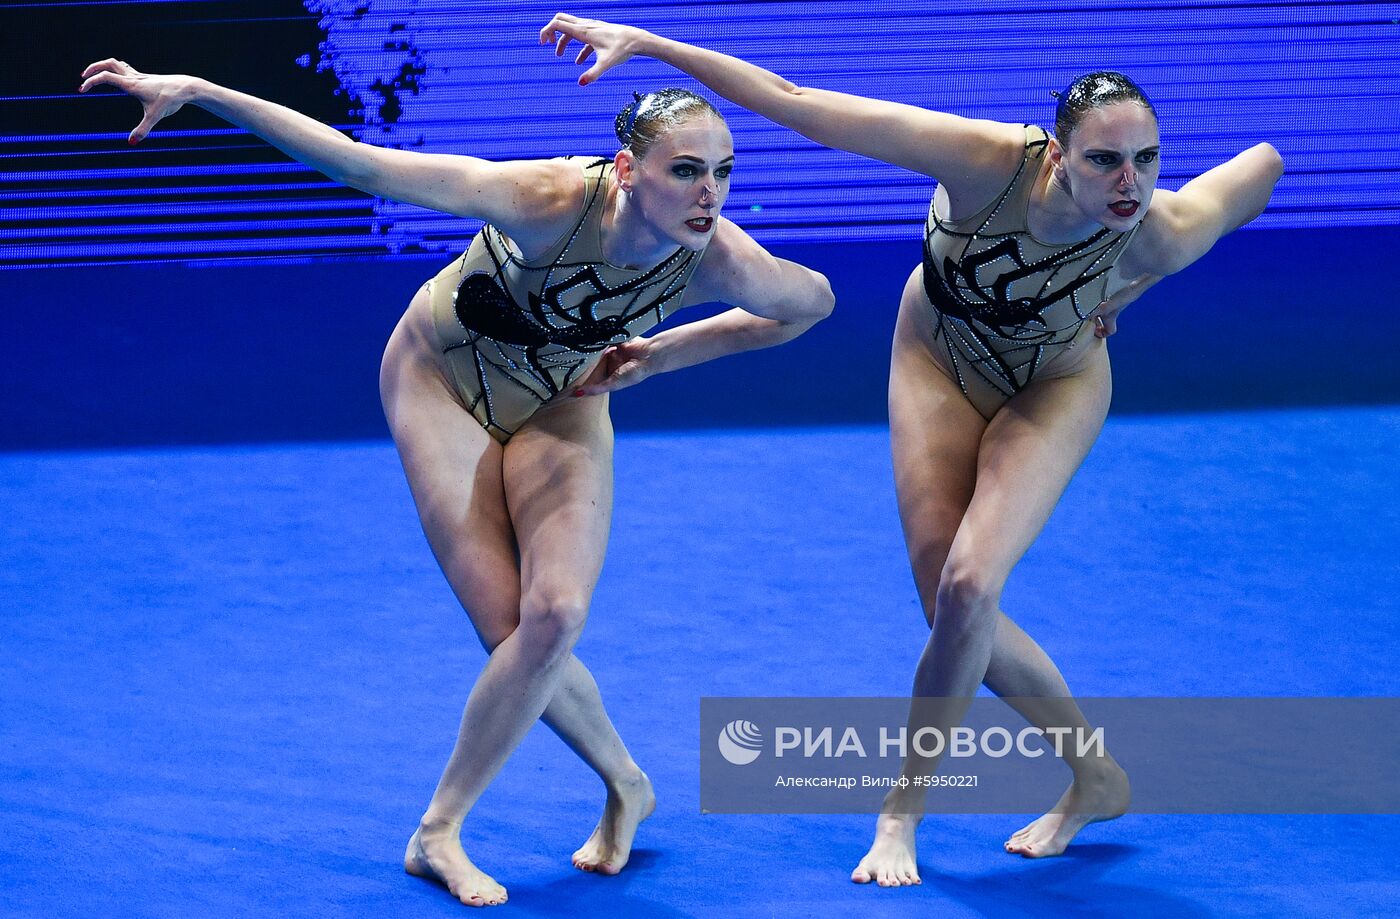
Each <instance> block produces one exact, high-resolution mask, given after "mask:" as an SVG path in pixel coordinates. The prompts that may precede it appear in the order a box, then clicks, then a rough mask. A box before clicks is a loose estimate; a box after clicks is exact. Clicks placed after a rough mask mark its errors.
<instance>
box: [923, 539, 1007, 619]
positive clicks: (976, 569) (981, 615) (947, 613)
mask: <svg viewBox="0 0 1400 919" xmlns="http://www.w3.org/2000/svg"><path fill="white" fill-rule="evenodd" d="M1004 583H1005V578H1002V577H1000V576H997V575H995V574H993V573H990V572H988V571H987V569H986V567H985V566H983V565H978V564H976V563H975V562H974V561H972V560H970V559H965V558H959V557H957V556H954V557H951V558H949V559H948V561H947V563H946V564H945V565H944V566H943V571H942V573H941V575H940V576H939V579H938V602H937V609H938V616H939V618H940V619H943V618H945V617H948V618H951V619H953V620H955V621H957V622H958V623H961V624H962V625H963V626H965V627H969V628H975V627H978V626H986V625H988V624H992V623H995V621H996V620H995V617H996V613H997V607H998V606H999V605H1000V603H1001V590H1002V587H1003V585H1004Z"/></svg>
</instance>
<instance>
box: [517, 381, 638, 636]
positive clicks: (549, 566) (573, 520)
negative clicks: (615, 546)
mask: <svg viewBox="0 0 1400 919" xmlns="http://www.w3.org/2000/svg"><path fill="white" fill-rule="evenodd" d="M503 477H504V483H505V496H506V505H507V507H508V508H509V511H510V520H511V524H512V526H513V528H514V531H515V538H516V543H517V545H518V546H519V547H520V584H521V591H522V603H523V605H524V606H525V607H526V608H528V609H536V608H540V609H548V608H551V607H558V606H559V605H560V604H563V605H564V608H566V609H568V610H572V611H578V612H582V611H584V610H586V609H587V605H588V602H589V600H590V599H591V597H592V594H593V588H594V587H595V586H596V585H597V582H598V575H599V573H600V572H601V570H602V567H603V557H604V555H605V553H606V552H607V545H608V532H609V528H610V526H611V522H612V501H613V430H612V421H611V419H610V418H609V416H608V397H607V396H606V395H601V396H587V397H583V398H574V397H572V396H569V397H564V398H561V399H559V400H557V401H555V402H551V403H549V404H547V405H545V406H544V407H542V408H541V409H540V410H538V411H536V412H535V413H534V414H533V415H532V416H531V417H530V419H529V421H527V422H525V424H523V425H522V426H521V427H520V430H519V431H518V432H517V433H516V434H515V436H514V437H512V438H511V439H510V442H509V443H507V444H506V447H505V457H504V466H503Z"/></svg>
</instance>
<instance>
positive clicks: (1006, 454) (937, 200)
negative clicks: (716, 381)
mask: <svg viewBox="0 0 1400 919" xmlns="http://www.w3.org/2000/svg"><path fill="white" fill-rule="evenodd" d="M541 41H544V42H550V43H554V44H555V46H556V51H557V53H559V54H563V53H564V51H565V50H566V49H567V47H568V45H569V44H570V43H572V42H578V43H580V46H581V47H580V50H579V52H578V54H577V56H576V61H577V62H578V63H580V64H583V63H587V62H588V61H589V59H590V58H592V57H594V56H595V55H596V60H594V61H593V62H592V63H591V65H590V66H589V67H588V69H587V70H586V71H585V72H584V73H583V75H582V76H581V77H580V80H579V82H580V83H583V84H588V83H591V82H593V81H594V80H596V79H597V78H598V77H599V76H600V75H602V74H603V73H604V72H605V71H607V70H608V69H610V68H612V67H615V66H617V65H618V64H621V63H623V62H625V61H626V60H628V59H629V58H631V57H633V56H637V55H644V56H647V57H651V58H654V59H656V60H659V61H663V62H665V63H668V64H670V65H672V66H674V67H676V68H677V69H679V70H681V71H683V72H685V73H687V74H689V75H690V76H692V77H694V78H696V79H697V80H699V81H700V82H701V83H702V84H704V85H705V86H707V87H709V88H710V89H711V90H713V91H714V92H716V93H718V94H719V95H720V96H723V97H724V98H726V99H729V100H730V101H732V102H734V103H736V104H738V105H740V106H743V107H744V108H747V109H749V110H751V111H754V112H756V113H758V114H759V115H762V116H764V117H766V118H768V119H770V120H772V121H775V122H777V123H778V124H781V125H784V126H786V127H789V128H792V129H794V130H796V131H798V132H800V133H802V134H803V135H805V136H806V137H808V138H810V139H812V140H814V141H816V142H817V143H821V144H825V145H827V146H830V147H835V148H838V149H842V150H848V151H851V152H854V153H858V154H862V155H865V156H869V157H872V158H874V159H878V160H883V161H885V162H888V163H892V164H894V165H898V166H902V167H905V168H907V169H911V170H913V171H915V172H919V173H922V174H924V175H928V176H930V177H932V178H934V179H936V180H937V181H938V187H937V189H936V191H935V193H934V197H933V201H932V203H931V205H930V208H929V223H928V231H927V233H926V249H925V258H924V261H923V264H921V265H919V266H918V267H916V268H915V269H914V270H913V271H912V272H911V273H910V275H909V278H908V280H907V282H906V284H905V288H904V295H903V299H902V301H901V304H900V311H899V317H898V319H897V321H896V327H895V334H894V347H893V353H892V357H891V368H890V396H889V408H890V436H891V441H892V448H893V454H894V465H895V485H896V492H897V495H898V499H899V505H900V516H901V518H902V521H903V524H904V533H905V539H906V542H907V544H908V550H909V560H910V564H911V566H912V568H913V572H914V578H915V582H916V585H917V587H918V590H919V595H920V598H921V600H922V603H923V608H924V615H925V618H926V619H927V621H928V624H929V626H930V633H929V639H928V642H927V644H926V645H925V647H924V651H923V654H922V656H921V657H920V660H919V664H918V667H917V669H916V671H915V675H914V686H913V695H914V696H915V697H918V698H920V699H928V700H930V703H931V704H930V705H928V706H926V707H925V706H920V707H918V709H917V710H918V711H919V712H920V713H921V718H922V716H924V715H926V716H927V718H926V719H924V720H920V721H919V722H918V723H915V724H911V725H910V728H911V733H913V731H915V730H918V729H919V728H923V727H932V728H935V729H937V730H939V731H940V732H941V734H942V735H943V736H947V732H948V730H950V729H951V728H952V727H953V726H954V725H956V724H957V723H958V722H960V721H961V720H962V718H963V716H964V714H965V713H966V711H967V707H968V704H969V701H970V699H971V698H972V696H973V694H974V693H975V692H976V690H977V686H978V684H979V683H982V684H985V685H986V686H987V687H988V688H990V689H991V690H992V691H993V692H995V693H996V694H997V695H999V696H1001V697H1003V698H1005V699H1007V701H1008V702H1010V703H1011V704H1012V705H1013V706H1015V707H1016V709H1017V710H1018V711H1019V712H1020V713H1021V714H1022V715H1023V716H1024V717H1025V718H1026V719H1027V720H1028V721H1030V722H1031V723H1032V724H1033V725H1036V726H1038V727H1040V728H1042V729H1056V728H1070V729H1079V730H1084V731H1088V730H1089V726H1088V724H1087V722H1086V721H1085V718H1084V715H1083V713H1082V712H1081V711H1080V710H1079V706H1078V705H1077V704H1076V703H1075V702H1074V700H1073V698H1071V696H1070V693H1069V689H1068V687H1067V686H1066V684H1065V681H1064V678H1063V677H1062V676H1061V675H1060V672H1059V670H1058V668H1056V666H1055V664H1054V662H1053V661H1051V660H1050V658H1049V656H1048V655H1046V653H1045V651H1044V650H1042V649H1041V647H1040V646H1039V645H1038V644H1036V643H1035V641H1034V640H1032V639H1031V637H1030V636H1028V635H1027V634H1026V633H1025V632H1024V631H1022V630H1021V629H1020V628H1019V627H1018V626H1017V625H1016V624H1015V623H1014V622H1013V621H1012V620H1011V619H1010V618H1009V617H1008V616H1007V615H1006V614H1005V613H1003V612H1002V611H1001V608H1000V605H1001V594H1002V589H1003V587H1004V585H1005V584H1006V579H1007V577H1008V575H1009V574H1010V572H1011V570H1012V568H1013V567H1014V566H1015V565H1016V563H1017V562H1018V561H1019V560H1020V558H1021V556H1022V555H1023V554H1024V553H1025V552H1026V550H1027V548H1029V546H1030V545H1031V543H1032V542H1033V541H1034V540H1035V538H1036V536H1037V534H1038V533H1039V532H1040V530H1041V528H1042V527H1043V526H1044V524H1045V522H1046V520H1047V518H1048V517H1049V515H1050V512H1051V511H1052V510H1053V509H1054V507H1055V505H1056V503H1057V502H1058V501H1059V498H1060V495H1061V494H1062V493H1063V491H1064V489H1065V486H1066V485H1067V484H1068V482H1069V479H1070V477H1071V476H1072V475H1073V474H1074V472H1075V470H1076V469H1077V468H1078V467H1079V465H1080V463H1081V462H1082V461H1083V459H1084V456H1085V454H1086V453H1087V452H1088V450H1089V448H1090V446H1091V445H1092V444H1093V442H1094V440H1095V438H1096V437H1097V436H1098V432H1099V430H1100V428H1101V427H1102V425H1103V422H1104V418H1105V416H1106V415H1107V412H1108V403H1109V394H1110V391H1111V381H1110V374H1109V363H1108V349H1107V342H1106V339H1107V337H1108V336H1110V335H1112V334H1113V333H1114V332H1115V331H1116V329H1117V319H1118V314H1119V313H1120V311H1121V310H1122V309H1123V308H1124V307H1125V306H1126V305H1128V304H1129V303H1131V302H1132V301H1133V300H1135V299H1136V298H1137V296H1138V295H1139V294H1140V293H1141V292H1142V291H1144V290H1145V289H1147V288H1148V287H1149V286H1151V285H1152V284H1153V283H1155V281H1156V280H1157V279H1159V278H1160V277H1161V276H1163V275H1166V274H1170V273H1172V272H1175V271H1179V270H1181V269H1182V268H1184V267H1186V266H1187V265H1189V264H1190V263H1191V262H1193V261H1195V260H1196V259H1198V258H1200V257H1201V256H1202V255H1204V254H1205V253H1206V252H1207V251H1208V250H1209V249H1210V248H1211V247H1212V246H1213V245H1214V243H1215V241H1216V240H1217V239H1219V238H1220V237H1221V236H1223V235H1224V234H1226V233H1229V232H1231V231H1232V230H1234V229H1235V228H1237V227H1239V226H1241V225H1243V224H1245V223H1247V222H1248V221H1250V220H1252V219H1253V218H1254V217H1255V216H1257V215H1258V214H1259V213H1261V212H1262V211H1263V209H1264V207H1265V205H1266V204H1267V203H1268V200H1269V196H1270V194H1271V193H1272V190H1273V187H1274V184H1275V183H1276V182H1277V181H1278V178H1279V176H1280V175H1281V173H1282V161H1281V159H1280V157H1279V155H1278V153H1277V151H1275V150H1274V149H1273V147H1271V146H1269V145H1268V144H1259V145H1257V146H1255V147H1253V148H1251V149H1249V150H1246V151H1244V152H1243V153H1241V154H1239V155H1238V156H1236V157H1235V158H1234V159H1232V160H1230V161H1229V162H1227V163H1224V164H1222V165H1220V166H1217V167H1216V168H1214V169H1212V170H1210V171H1209V172H1206V173H1205V174H1204V175H1201V176H1199V177H1198V178H1196V179H1193V180H1192V181H1190V182H1188V183H1187V184H1186V185H1185V186H1184V187H1183V188H1182V189H1181V190H1180V191H1178V192H1169V191H1157V190H1156V189H1155V185H1156V181H1157V173H1158V154H1159V152H1160V147H1159V140H1158V133H1157V118H1156V114H1155V112H1154V111H1153V110H1152V107H1151V105H1150V103H1149V102H1148V101H1147V97H1146V95H1145V94H1144V93H1143V92H1142V90H1141V89H1140V88H1138V87H1137V86H1136V84H1134V83H1132V81H1131V80H1128V79H1127V78H1126V77H1123V76H1122V75H1121V74H1113V73H1107V72H1100V73H1093V74H1087V75H1085V76H1084V77H1081V78H1079V79H1078V80H1076V81H1075V82H1074V83H1073V84H1071V85H1070V87H1069V89H1068V90H1066V91H1065V92H1063V93H1061V94H1060V98H1059V110H1058V112H1057V115H1056V136H1053V137H1052V136H1049V135H1048V134H1047V133H1046V132H1045V131H1043V130H1042V129H1040V128H1035V127H1028V126H1024V125H1019V124H1004V123H999V122H995V121H985V120H978V119H971V118H962V117H959V116H955V115H949V114H945V113H941V112H935V111H929V110H926V109H922V108H917V107H914V106H908V105H900V104H896V103H891V102H883V101H879V100H874V99H866V98H862V97H859V96H852V95H846V94H843V93H837V92H829V91H826V90H820V89H812V88H810V87H800V86H796V85H794V84H792V83H790V82H788V81H787V80H785V79H783V78H782V77H779V76H777V75H775V74H773V73H770V72H768V71H766V70H763V69H762V68H759V67H756V66H754V65H752V64H748V63H745V62H744V61H741V60H738V59H736V58H733V57H729V56H726V55H723V54H718V53H715V52H712V51H707V50H704V49H701V48H697V47H694V46H692V45H686V44H683V43H681V42H676V41H671V40H668V39H665V38H662V37H659V36H657V35H654V34H652V33H649V32H646V31H643V30H641V29H636V28H631V27H628V26H618V25H612V24H609V23H605V22H598V21H595V20H588V19H581V18H578V17H576V16H571V15H569V14H566V13H561V14H559V15H558V16H556V17H555V18H554V19H553V21H551V22H550V23H549V25H548V26H546V27H545V29H544V30H543V31H542V33H541ZM1066 762H1067V763H1068V765H1069V766H1070V768H1071V770H1072V771H1073V779H1072V781H1071V783H1070V786H1069V788H1068V789H1067V790H1066V791H1065V793H1064V795H1063V796H1062V797H1061V798H1060V800H1059V801H1058V802H1057V803H1056V804H1055V806H1054V807H1053V808H1052V809H1051V810H1050V811H1049V812H1048V813H1047V814H1045V815H1044V816H1043V817H1041V818H1039V819H1037V820H1035V821H1034V822H1032V823H1031V824H1029V825H1028V826H1026V827H1024V828H1023V829H1021V830H1020V831H1018V832H1016V833H1014V834H1012V836H1011V837H1010V838H1009V839H1008V840H1007V841H1006V843H1005V848H1006V851H1007V852H1011V853H1016V854H1019V855H1023V856H1027V857H1041V856H1047V855H1056V854H1059V853H1060V852H1062V851H1064V849H1065V847H1066V846H1067V845H1069V843H1070V841H1071V839H1073V838H1074V836H1075V835H1076V834H1077V833H1078V832H1079V831H1080V830H1081V829H1083V828H1084V826H1086V825H1087V824H1088V823H1090V822H1093V821H1096V820H1107V819H1111V818H1113V817H1116V816H1118V815H1120V814H1122V813H1123V812H1124V811H1125V810H1126V809H1127V807H1128V804H1129V786H1128V779H1127V776H1126V775H1125V774H1124V772H1123V770H1122V769H1121V768H1120V767H1119V766H1118V764H1117V763H1116V762H1114V761H1113V759H1112V757H1111V756H1109V755H1107V753H1106V752H1105V754H1104V755H1102V756H1095V755H1083V756H1067V757H1066ZM938 765H939V758H938V757H926V756H918V755H912V756H910V758H909V759H907V760H906V761H905V763H904V766H903V772H902V775H903V777H904V778H905V779H907V780H908V781H907V782H906V783H904V785H903V787H896V788H894V789H892V790H891V791H890V793H889V794H888V795H887V796H886V798H885V801H884V805H883V808H882V812H881V815H880V817H879V820H878V822H877V824H876V831H875V840H874V843H873V844H872V845H871V847H870V850H869V851H868V852H867V853H866V855H865V856H864V857H863V858H862V859H861V860H860V862H859V863H858V864H857V866H856V868H855V870H854V871H853V872H852V873H851V879H852V880H854V881H857V882H859V883H868V882H870V881H875V882H877V883H879V884H880V885H882V886H898V885H905V884H917V883H920V875H919V868H918V863H917V858H916V855H915V829H916V827H917V825H918V823H919V821H920V820H921V819H922V816H923V811H924V802H925V797H924V796H925V795H926V793H927V782H924V781H920V779H922V778H924V777H926V776H928V775H930V774H931V773H932V772H933V771H934V770H936V769H937V768H938Z"/></svg>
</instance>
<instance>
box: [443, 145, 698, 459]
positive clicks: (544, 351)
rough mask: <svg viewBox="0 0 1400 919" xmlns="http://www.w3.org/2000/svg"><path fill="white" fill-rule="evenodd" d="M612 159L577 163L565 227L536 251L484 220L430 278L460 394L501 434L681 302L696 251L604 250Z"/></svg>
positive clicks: (517, 426) (491, 429) (509, 432)
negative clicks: (579, 176) (624, 256)
mask: <svg viewBox="0 0 1400 919" xmlns="http://www.w3.org/2000/svg"><path fill="white" fill-rule="evenodd" d="M612 168H613V166H612V161H611V160H605V159H597V160H590V161H587V162H586V164H585V165H583V172H584V196H583V208H582V210H581V211H580V213H579V217H578V220H577V221H576V222H575V224H574V226H573V228H572V229H570V230H569V231H568V232H567V233H565V234H564V235H563V236H562V237H560V239H559V240H558V241H557V242H556V243H555V244H554V245H553V246H551V247H550V248H549V251H547V252H545V253H543V254H542V255H541V256H540V257H539V258H536V259H534V260H532V261H528V262H527V261H524V260H523V259H522V258H521V257H520V250H519V249H518V248H517V247H516V245H515V243H514V242H512V241H511V240H510V239H509V238H508V237H507V236H506V235H505V234H503V233H502V232H501V231H500V230H498V229H496V228H495V227H493V226H491V225H490V224H487V225H486V226H484V227H482V228H481V232H480V233H478V234H477V235H476V237H475V238H474V239H473V240H472V243H471V246H470V247H469V248H468V249H467V251H466V253H465V254H464V255H463V256H462V257H461V258H459V259H457V260H456V261H454V262H453V263H452V264H450V265H448V266H447V267H446V268H444V269H443V270H442V271H441V272H440V273H439V274H438V275H437V277H435V278H433V279H432V280H431V281H429V282H428V298H429V300H430V302H431V304H432V309H433V324H434V326H435V327H436V330H437V335H438V346H439V347H440V348H441V349H442V352H443V355H444V357H445V359H446V361H447V365H448V367H449V369H450V370H451V373H452V378H453V381H454V383H455V385H456V388H457V392H458V394H459V395H460V396H461V398H462V402H463V403H464V404H465V405H466V406H467V408H468V409H470V410H471V413H472V414H473V415H474V416H475V417H476V419H477V421H479V422H481V425H482V427H484V428H485V429H486V430H487V432H488V433H489V434H490V435H491V436H492V437H494V438H496V439H497V440H498V441H500V442H502V443H505V442H506V441H507V440H509V439H510V436H511V435H512V434H514V433H515V432H516V431H517V430H519V429H520V426H521V425H522V424H524V423H525V421H526V420H527V419H528V418H529V417H530V416H531V415H532V414H533V413H534V412H535V410H536V409H538V408H539V407H540V406H541V405H543V404H544V403H545V402H547V401H549V400H550V399H551V398H553V397H554V396H556V395H558V394H559V393H561V392H565V391H568V390H569V389H570V387H572V386H575V385H576V384H577V383H578V382H579V381H580V379H581V378H582V377H583V375H584V373H585V372H586V371H587V370H588V369H589V368H591V366H592V365H593V363H594V362H595V361H596V359H597V357H598V355H599V354H600V352H602V351H603V349H604V348H606V347H607V346H609V345H614V344H619V343H621V342H624V341H627V340H628V339H629V338H633V337H635V336H637V335H640V334H641V333H643V332H645V331H646V330H647V329H650V328H651V327H652V326H655V325H656V324H657V323H659V322H661V320H663V319H665V318H666V316H667V315H668V314H669V313H670V312H671V311H673V310H674V309H675V308H676V307H677V306H679V305H680V302H681V296H682V294H683V293H684V291H685V285H686V283H687V282H688V281H689V280H690V276H691V275H692V274H693V273H694V272H695V269H696V267H697V266H698V265H699V263H700V257H701V255H702V252H693V251H691V250H689V249H683V248H678V249H677V250H676V251H675V252H674V253H672V254H671V255H669V256H667V257H666V259H664V260H663V261H662V262H661V264H659V265H656V266H655V267H653V268H648V269H645V270H634V269H625V268H617V267H615V266H613V265H610V264H608V262H607V260H606V259H604V258H603V250H602V238H601V233H600V231H601V224H602V218H603V211H604V207H603V201H604V198H605V197H606V196H605V194H604V192H605V190H606V189H607V185H608V182H609V180H610V175H611V172H612Z"/></svg>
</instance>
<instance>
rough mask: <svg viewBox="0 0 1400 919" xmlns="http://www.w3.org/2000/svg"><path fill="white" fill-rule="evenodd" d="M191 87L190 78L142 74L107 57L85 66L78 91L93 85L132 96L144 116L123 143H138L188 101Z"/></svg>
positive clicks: (123, 63)
mask: <svg viewBox="0 0 1400 919" xmlns="http://www.w3.org/2000/svg"><path fill="white" fill-rule="evenodd" d="M192 84H193V80H191V79H190V78H189V77H179V76H173V77H171V76H159V75H157V74H153V73H142V72H141V71H139V70H137V69H136V68H135V67H132V66H131V65H130V64H128V63H127V62H126V61H119V60H116V59H115V58H110V57H109V58H107V60H105V61H98V62H97V63H95V64H89V65H88V68H87V69H86V70H84V71H83V85H82V86H80V87H79V88H78V92H80V93H85V92H87V91H88V90H89V89H92V88H93V87H94V86H111V87H113V88H115V89H120V90H121V91H122V92H124V93H126V94H127V95H130V96H134V97H135V98H136V100H137V101H139V102H140V103H141V108H142V109H143V110H144V112H145V114H144V115H143V116H142V118H141V123H140V124H138V125H137V126H136V129H135V130H133V131H132V132H131V135H130V136H129V137H127V139H126V142H127V143H129V144H137V143H140V142H141V141H142V140H145V138H146V135H147V134H149V133H151V129H152V128H154V127H155V126H156V123H157V122H158V121H160V120H161V119H162V118H165V117H167V116H169V115H173V114H175V112H177V111H179V110H180V107H181V106H183V105H184V104H185V103H186V102H188V101H189V100H190V98H191V96H192V92H191V90H190V87H191V86H192Z"/></svg>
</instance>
